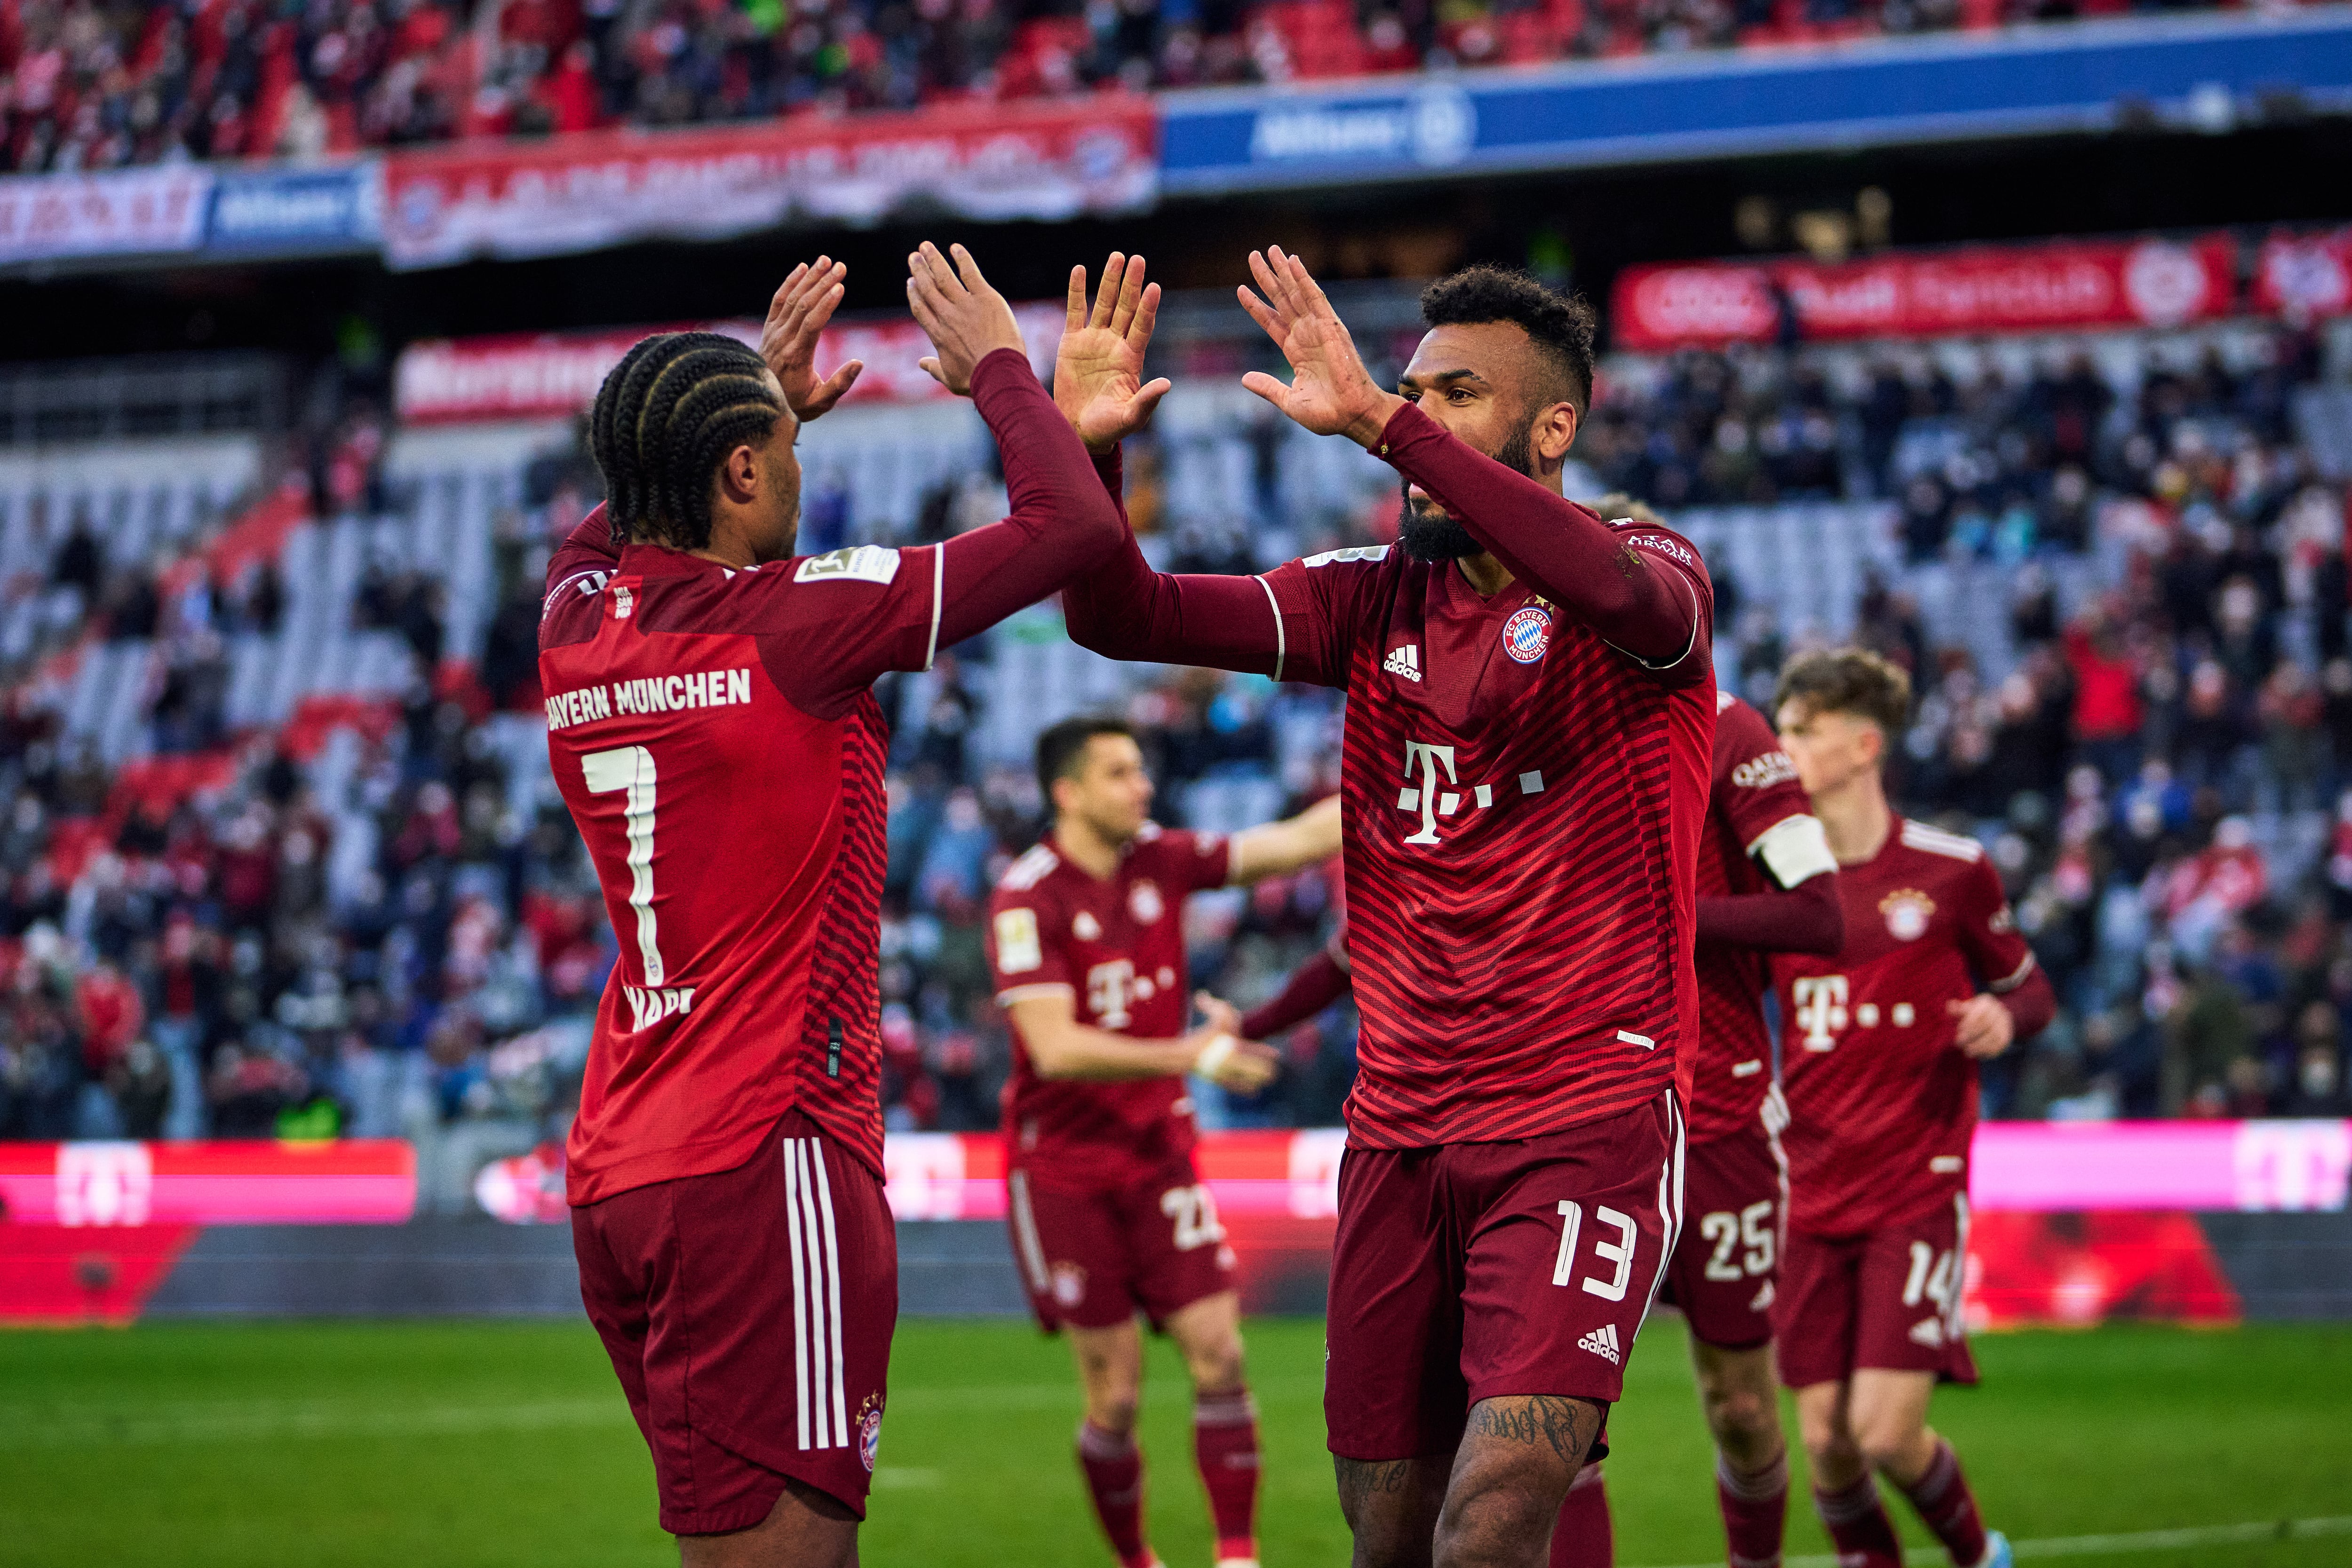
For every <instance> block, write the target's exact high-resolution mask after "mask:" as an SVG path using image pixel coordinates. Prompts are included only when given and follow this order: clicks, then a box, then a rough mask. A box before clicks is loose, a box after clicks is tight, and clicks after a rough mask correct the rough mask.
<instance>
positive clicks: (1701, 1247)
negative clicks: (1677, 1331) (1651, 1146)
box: [1658, 1122, 1789, 1350]
mask: <svg viewBox="0 0 2352 1568" xmlns="http://www.w3.org/2000/svg"><path fill="white" fill-rule="evenodd" d="M1687 1166H1688V1176H1687V1178H1686V1182H1685V1187H1684V1190H1683V1212H1684V1214H1685V1215H1686V1216H1688V1217H1689V1218H1688V1222H1687V1223H1686V1224H1685V1225H1684V1226H1683V1233H1682V1239H1681V1240H1680V1241H1679V1242H1678V1243H1677V1244H1676V1245H1675V1256H1674V1260H1673V1261H1672V1262H1671V1263H1669V1264H1667V1265H1666V1288H1665V1289H1664V1291H1660V1292H1659V1293H1658V1300H1660V1301H1671V1302H1673V1303H1674V1304H1675V1306H1677V1307H1680V1308H1681V1309H1682V1311H1683V1316H1684V1317H1685V1318H1687V1319H1689V1320H1690V1331H1691V1337H1692V1338H1694V1339H1696V1340H1698V1341H1699V1342H1700V1343H1703V1344H1711V1345H1714V1346H1715V1347H1716V1348H1717V1349H1718V1350H1752V1349H1754V1348H1755V1347H1756V1346H1758V1345H1759V1344H1769V1343H1771V1340H1772V1315H1771V1314H1772V1297H1773V1295H1774V1294H1775V1290H1774V1286H1773V1275H1774V1273H1775V1271H1776V1270H1778V1269H1779V1267H1780V1249H1781V1241H1782V1236H1781V1232H1782V1230H1783V1229H1784V1228H1785V1227H1786V1226H1787V1223H1788V1194H1789V1166H1788V1162H1787V1161H1786V1160H1784V1159H1783V1158H1782V1157H1781V1155H1780V1139H1778V1138H1776V1137H1774V1136H1773V1135H1772V1134H1770V1133H1769V1132H1768V1131H1766V1130H1765V1128H1764V1125H1763V1124H1762V1123H1761V1122H1759V1123H1758V1124H1756V1125H1754V1126H1752V1127H1749V1128H1747V1129H1746V1130H1744V1131H1741V1132H1737V1133H1731V1134H1727V1135H1725V1136H1723V1137H1720V1138H1712V1139H1709V1140H1708V1141H1707V1142H1706V1143H1704V1144H1693V1145H1691V1146H1690V1154H1689V1156H1688V1161H1687Z"/></svg>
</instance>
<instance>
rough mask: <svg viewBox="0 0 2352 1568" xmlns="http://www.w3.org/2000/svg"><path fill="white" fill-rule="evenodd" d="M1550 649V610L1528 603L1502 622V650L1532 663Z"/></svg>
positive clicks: (1518, 660) (1513, 657) (1517, 658)
mask: <svg viewBox="0 0 2352 1568" xmlns="http://www.w3.org/2000/svg"><path fill="white" fill-rule="evenodd" d="M1550 649H1551V612H1550V611H1549V610H1545V609H1542V608H1540V607H1539V606H1537V605H1533V604H1530V605H1528V606H1527V607H1526V608H1525V609H1523V610H1517V611H1514V612H1512V614H1511V618H1510V619H1509V620H1508V621H1506V622H1503V652H1504V653H1508V654H1509V655H1510V656H1511V657H1512V659H1514V660H1515V661H1517V663H1519V664H1534V663H1535V662H1536V661H1537V660H1538V659H1540V658H1542V657H1543V656H1544V654H1545V653H1548V652H1549V651H1550Z"/></svg>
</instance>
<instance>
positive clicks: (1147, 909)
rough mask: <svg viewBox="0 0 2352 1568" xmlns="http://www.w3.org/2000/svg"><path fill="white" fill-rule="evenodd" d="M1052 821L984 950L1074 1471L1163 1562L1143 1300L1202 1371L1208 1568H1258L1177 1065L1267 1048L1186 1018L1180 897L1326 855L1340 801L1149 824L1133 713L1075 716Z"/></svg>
mask: <svg viewBox="0 0 2352 1568" xmlns="http://www.w3.org/2000/svg"><path fill="white" fill-rule="evenodd" d="M1037 782H1038V787H1039V789H1042V790H1043V791H1044V792H1045V798H1046V799H1047V800H1050V801H1052V802H1053V806H1054V821H1053V825H1052V827H1051V828H1050V830H1049V831H1047V833H1046V835H1045V838H1044V839H1043V840H1042V841H1039V842H1038V843H1037V845H1036V846H1035V847H1034V848H1033V849H1031V850H1030V851H1029V852H1027V853H1026V854H1024V855H1023V856H1022V857H1021V858H1020V859H1019V860H1016V861H1014V862H1013V865H1012V867H1011V868H1010V869H1009V870H1008V871H1006V873H1004V876H1003V880H1002V881H1001V882H999V883H998V884H997V888H996V892H995V894H994V896H993V897H992V898H991V900H990V901H989V920H988V956H989V962H990V964H991V965H992V967H993V972H994V975H995V979H996V988H997V1000H998V1001H999V1002H1000V1003H1002V1004H1003V1007H1004V1009H1005V1010H1006V1012H1007V1013H1008V1014H1009V1015H1010V1017H1011V1019H1012V1021H1013V1077H1012V1081H1011V1082H1009V1083H1007V1084H1006V1085H1005V1091H1004V1097H1005V1118H1004V1125H1005V1136H1006V1144H1007V1147H1006V1150H1005V1167H1006V1170H1007V1173H1008V1174H1007V1176H1006V1186H1007V1188H1008V1192H1007V1197H1008V1204H1007V1211H1008V1214H1009V1216H1010V1218H1011V1221H1012V1230H1013V1260H1014V1262H1015V1263H1016V1264H1017V1265H1018V1266H1019V1268H1020V1270H1021V1277H1022V1280H1023V1281H1024V1283H1025V1284H1026V1285H1027V1287H1028V1290H1029V1298H1030V1303H1031V1305H1032V1306H1033V1307H1034V1309H1035V1311H1036V1313H1037V1321H1038V1322H1040V1323H1041V1324H1043V1325H1044V1326H1045V1329H1046V1331H1047V1332H1048V1333H1052V1332H1054V1331H1055V1330H1056V1329H1058V1328H1063V1327H1066V1328H1067V1329H1068V1330H1069V1331H1070V1345H1071V1349H1072V1351H1073V1352H1074V1353H1075V1354H1076V1358H1077V1364H1078V1379H1079V1382H1080V1384H1081V1385H1082V1386H1083V1388H1084V1390H1085V1393H1086V1401H1087V1413H1086V1417H1085V1419H1084V1421H1083V1422H1082V1423H1081V1424H1080V1425H1079V1427H1078V1437H1077V1452H1078V1468H1079V1470H1080V1472H1081V1473H1082V1474H1083V1475H1084V1477H1085V1478H1086V1483H1087V1492H1088V1495H1089V1496H1090V1497H1091V1498H1092V1499H1093V1500H1094V1506H1095V1513H1096V1517H1097V1519H1098V1520H1099V1521H1101V1524H1102V1527H1103V1531H1104V1533H1105V1534H1106V1535H1107V1536H1108V1538H1109V1541H1110V1544H1111V1549H1112V1551H1113V1552H1116V1553H1117V1555H1118V1560H1119V1563H1120V1564H1121V1568H1156V1565H1157V1564H1158V1563H1159V1561H1160V1559H1159V1557H1158V1556H1157V1555H1156V1554H1155V1553H1154V1552H1152V1550H1151V1548H1150V1546H1148V1545H1147V1544H1145V1542H1144V1538H1143V1456H1142V1453H1141V1452H1140V1450H1139V1448H1137V1446H1136V1442H1135V1421H1136V1411H1137V1403H1138V1400H1139V1397H1140V1396H1141V1393H1142V1383H1143V1339H1142V1335H1141V1334H1140V1333H1139V1332H1138V1331H1137V1328H1136V1322H1135V1318H1136V1313H1137V1312H1142V1313H1143V1314H1144V1316H1146V1317H1147V1318H1149V1319H1150V1322H1151V1323H1152V1326H1153V1327H1154V1328H1156V1329H1159V1330H1161V1331H1163V1332H1165V1333H1167V1334H1168V1335H1169V1337H1170V1338H1171V1339H1173V1340H1174V1341H1175V1342H1176V1347H1177V1349H1178V1350H1179V1351H1180V1352H1181V1353H1182V1354H1183V1357H1184V1364H1185V1368H1186V1370H1187V1371H1189V1372H1190V1373H1191V1374H1192V1421H1193V1453H1194V1458H1195V1459H1196V1460H1197V1462H1198V1464H1199V1466H1200V1471H1201V1480H1202V1485H1203V1486H1204V1487H1205V1488H1206V1489H1207V1491H1208V1494H1209V1511H1210V1513H1211V1516H1212V1518H1213V1521H1214V1523H1215V1527H1216V1538H1217V1548H1216V1550H1217V1557H1216V1561H1217V1563H1218V1568H1256V1563H1257V1539H1256V1538H1257V1525H1256V1510H1257V1485H1258V1445H1257V1412H1256V1409H1255V1406H1253V1404H1252V1403H1251V1400H1250V1394H1249V1386H1248V1384H1247V1382H1246V1379H1245V1375H1244V1367H1243V1361H1242V1336H1241V1305H1240V1298H1239V1297H1238V1296H1237V1295H1236V1294H1235V1293H1234V1280H1233V1270H1234V1256H1233V1249H1231V1248H1230V1247H1227V1246H1226V1245H1225V1244H1224V1241H1225V1231H1224V1227H1223V1226H1222V1225H1221V1224H1219V1223H1218V1220H1217V1205H1216V1200H1215V1199H1214V1197H1212V1196H1211V1194H1210V1191H1209V1188H1208V1187H1207V1186H1205V1185H1204V1184H1203V1183H1202V1180H1201V1173H1200V1170H1199V1167H1198V1166H1197V1165H1196V1164H1195V1163H1194V1159H1193V1145H1194V1144H1195V1142H1196V1141H1197V1140H1196V1133H1195V1127H1194V1122H1193V1116H1192V1096H1191V1094H1190V1092H1188V1091H1187V1089H1186V1087H1185V1082H1184V1076H1183V1075H1184V1074H1185V1073H1187V1072H1194V1073H1198V1074H1200V1075H1201V1076H1202V1077H1203V1078H1206V1079H1209V1080H1212V1081H1213V1082H1217V1083H1219V1084H1222V1085H1223V1086H1224V1087H1227V1088H1231V1089H1238V1090H1243V1091H1249V1090H1255V1089H1257V1088H1261V1087H1263V1086H1264V1085H1265V1083H1266V1082H1269V1081H1270V1080H1271V1079H1272V1078H1273V1076H1274V1072H1275V1066H1276V1057H1275V1054H1274V1052H1272V1051H1268V1050H1267V1049H1266V1048H1265V1046H1263V1045H1257V1044H1254V1043H1251V1042H1249V1041H1247V1040H1240V1039H1237V1038H1236V1037H1235V1035H1234V1028H1235V1025H1236V1019H1235V1017H1234V1013H1233V1011H1232V1009H1230V1008H1227V1007H1225V1006H1224V1005H1223V1003H1217V1002H1213V1000H1212V999H1210V998H1205V997H1204V998H1202V1003H1203V1011H1205V1012H1206V1013H1208V1014H1209V1022H1208V1023H1207V1024H1206V1025H1205V1026H1204V1027H1202V1028H1201V1029H1197V1030H1191V1031H1189V1032H1188V1031H1187V1030H1185V1027H1184V1026H1185V1021H1186V1016H1187V1009H1186V1007H1185V1001H1184V997H1185V983H1184V967H1185V963H1184V934H1183V904H1184V899H1185V897H1186V895H1187V894H1192V893H1196V892H1200V891H1202V890H1204V889H1207V888H1214V887H1230V886H1239V885H1244V884H1246V883H1254V882H1257V881H1259V880H1261V879H1263V878H1265V877H1268V876H1273V875H1276V874H1279V873H1283V872H1287V871H1293V870H1296V869H1297V868H1298V867H1300V866H1303V865H1309V864H1313V863H1315V862H1318V861H1324V860H1328V859H1329V858H1330V857H1331V856H1332V855H1334V854H1337V853H1338V852H1339V802H1338V800H1336V799H1334V800H1331V801H1329V802H1328V804H1326V805H1322V806H1317V807H1312V808H1309V809H1308V810H1307V811H1306V812H1304V813H1302V814H1301V815H1299V816H1297V817H1295V818H1293V819H1291V820H1290V821H1284V822H1271V823H1268V824H1266V825H1265V826H1264V827H1258V828H1251V829H1248V830H1246V831H1243V832H1239V833H1235V834H1234V835H1232V836H1231V837H1230V838H1226V837H1220V836H1216V835H1213V834H1202V833H1192V832H1185V831H1163V830H1162V829H1160V827H1159V826H1158V825H1157V824H1156V823H1154V822H1152V821H1151V820H1150V815H1149V812H1150V806H1151V797H1152V786H1151V777H1150V774H1149V773H1148V772H1146V771H1145V769H1144V765H1143V753H1142V751H1141V749H1140V748H1139V747H1137V745H1136V742H1135V736H1134V732H1133V731H1132V730H1131V729H1129V727H1128V726H1127V725H1126V724H1125V723H1123V722H1121V721H1119V720H1118V719H1113V718H1088V717H1083V716H1082V717H1077V718H1070V719H1065V720H1063V721H1062V722H1061V723H1059V724H1056V725H1055V726H1053V727H1050V728H1048V729H1047V730H1046V731H1045V733H1044V734H1043V735H1041V736H1039V737H1037Z"/></svg>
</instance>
